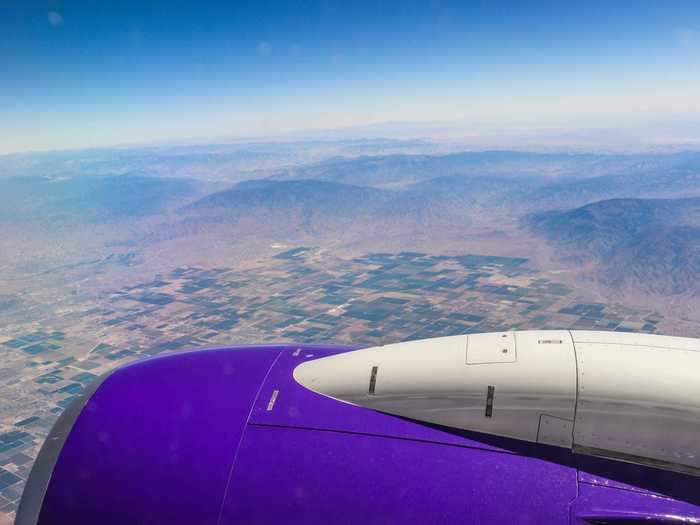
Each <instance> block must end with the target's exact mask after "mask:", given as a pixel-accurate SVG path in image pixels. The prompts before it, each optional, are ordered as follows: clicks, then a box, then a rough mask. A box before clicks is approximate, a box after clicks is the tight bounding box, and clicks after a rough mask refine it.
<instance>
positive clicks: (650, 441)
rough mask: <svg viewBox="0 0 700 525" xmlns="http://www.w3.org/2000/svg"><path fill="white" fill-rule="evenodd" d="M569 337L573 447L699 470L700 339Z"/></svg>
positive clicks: (623, 335) (618, 335)
mask: <svg viewBox="0 0 700 525" xmlns="http://www.w3.org/2000/svg"><path fill="white" fill-rule="evenodd" d="M572 336H573V340H574V344H575V347H576V355H577V362H578V402H577V409H576V423H575V428H574V450H575V451H580V452H588V453H594V454H599V455H605V456H609V457H614V458H618V459H623V460H627V461H633V462H640V463H648V464H657V465H658V466H661V467H666V468H671V469H674V470H687V471H689V472H691V473H695V474H700V340H697V339H687V338H681V337H667V336H658V335H648V334H628V333H609V332H586V331H573V332H572ZM684 467H688V468H684ZM693 470H695V472H693Z"/></svg>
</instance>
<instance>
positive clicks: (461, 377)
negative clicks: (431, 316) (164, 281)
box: [294, 330, 700, 475]
mask: <svg viewBox="0 0 700 525" xmlns="http://www.w3.org/2000/svg"><path fill="white" fill-rule="evenodd" d="M294 378H295V379H296V381H297V382H299V383H300V384H302V385H303V386H305V387H306V388H309V389H310V390H313V391H315V392H318V393H319V394H323V395H326V396H329V397H332V398H334V399H337V400H339V401H344V402H347V403H352V404H354V405H360V406H364V407H368V408H372V409H375V410H379V411H382V412H386V413H389V414H395V415H399V416H403V417H407V418H411V419H415V420H418V421H424V422H428V423H435V424H438V425H444V426H449V427H453V428H458V429H464V430H472V431H477V432H484V433H488V434H494V435H499V436H506V437H510V438H515V439H522V440H526V441H531V442H536V443H543V444H548V445H555V446H559V447H565V448H571V449H573V450H574V452H578V453H586V454H592V455H600V456H606V457H612V458H615V459H620V460H624V461H631V462H635V463H642V464H648V465H653V466H657V467H661V468H667V469H670V470H677V471H682V472H686V473H691V474H694V475H700V340H697V339H687V338H680V337H667V336H659V335H648V334H630V333H619V332H593V331H566V330H561V331H554V330H551V331H550V330H541V331H523V332H497V333H486V334H470V335H463V336H452V337H439V338H435V339H425V340H421V341H411V342H406V343H398V344H392V345H386V346H381V347H373V348H366V349H363V350H355V351H352V352H347V353H343V354H338V355H334V356H330V357H324V358H320V359H316V360H313V361H307V362H305V363H303V364H301V365H299V366H298V367H297V368H296V369H295V370H294Z"/></svg>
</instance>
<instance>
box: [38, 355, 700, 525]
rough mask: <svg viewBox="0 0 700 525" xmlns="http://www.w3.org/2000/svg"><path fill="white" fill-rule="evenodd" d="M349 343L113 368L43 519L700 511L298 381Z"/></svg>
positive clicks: (64, 459)
mask: <svg viewBox="0 0 700 525" xmlns="http://www.w3.org/2000/svg"><path fill="white" fill-rule="evenodd" d="M348 349H349V348H346V347H342V348H341V347H319V346H310V345H302V346H295V345H270V346H260V347H247V348H238V349H212V350H202V351H196V352H189V353H183V354H174V355H169V356H163V357H158V358H154V359H150V360H147V361H142V362H139V363H134V364H132V365H129V366H126V367H124V368H122V369H119V370H117V371H116V372H115V373H113V374H112V375H111V376H110V377H108V378H107V380H106V381H105V382H104V383H103V384H102V385H101V386H100V387H99V388H98V390H97V392H96V393H95V394H94V395H93V397H92V398H91V400H90V401H89V403H88V404H87V406H86V407H85V409H84V410H83V412H82V413H81V415H80V416H79V417H78V419H77V421H76V422H75V425H74V427H73V430H72V432H71V434H70V436H69V437H68V439H67V441H66V443H65V445H64V447H63V450H62V452H61V454H60V456H59V458H58V461H57V463H56V466H55V469H54V472H53V477H52V479H51V482H50V484H49V487H48V491H47V494H46V497H45V500H44V506H43V509H42V513H41V516H40V521H39V522H40V523H41V524H55V523H71V524H76V525H82V524H87V523H91V524H92V523H101V524H107V525H109V524H116V523H168V524H181V523H182V524H184V523H188V524H193V523H197V524H212V525H214V524H221V525H228V524H234V523H324V524H326V523H357V522H364V523H418V522H420V523H433V522H440V523H489V524H505V523H508V524H510V523H562V524H564V523H589V522H590V521H582V520H584V519H588V520H592V519H593V518H606V517H608V518H614V517H616V516H617V517H619V516H622V517H623V518H625V519H627V517H629V516H631V517H632V519H637V518H639V517H640V516H641V517H642V518H643V517H645V516H646V517H649V518H651V517H655V518H657V519H660V518H659V516H670V515H673V516H684V517H685V518H690V517H695V518H698V519H700V507H699V506H698V503H700V502H698V501H697V499H696V498H695V496H697V495H698V494H700V483H699V480H698V478H692V477H689V476H680V475H675V474H669V473H666V472H663V471H658V470H655V469H650V468H643V467H637V466H633V465H624V464H620V463H617V462H612V461H608V460H598V459H596V460H592V459H588V458H584V457H581V456H574V455H572V454H571V453H570V452H568V451H566V450H563V449H559V448H555V447H547V446H538V445H533V444H527V443H522V442H518V441H514V440H509V439H504V438H495V437H493V436H486V435H481V434H476V433H471V432H462V431H456V430H454V429H447V428H441V427H436V426H432V425H426V424H422V423H419V422H416V421H411V420H406V419H402V418H398V417H394V416H390V415H386V414H381V413H378V412H374V411H371V410H367V409H364V408H360V407H355V406H352V405H349V404H345V403H340V402H337V401H334V400H331V399H328V398H326V397H323V396H320V395H318V394H315V393H313V392H311V391H309V390H307V389H305V388H304V387H302V386H300V385H298V384H297V383H296V382H295V381H294V380H293V377H292V371H293V369H294V367H295V366H296V365H297V364H299V363H300V362H302V361H303V360H306V359H313V358H315V357H319V356H321V355H328V354H332V353H337V352H342V351H347V350H348ZM274 391H277V394H276V396H275V400H274V403H271V400H272V397H273V392H274ZM694 495H695V496H694ZM625 512H627V513H630V512H637V513H638V514H635V515H632V514H624V513H625ZM664 519H666V518H664Z"/></svg>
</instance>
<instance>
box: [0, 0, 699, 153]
mask: <svg viewBox="0 0 700 525" xmlns="http://www.w3.org/2000/svg"><path fill="white" fill-rule="evenodd" d="M397 7H398V6H397V5H392V4H390V3H389V4H384V3H376V2H360V3H353V4H352V5H346V4H343V3H333V2H322V3H315V2H305V3H302V4H291V3H285V2H263V3H254V4H245V3H235V4H229V3H224V2H213V3H207V4H206V6H201V5H199V4H196V3H192V2H177V3H165V2H162V3H160V2H158V3H149V4H148V5H143V4H141V3H139V2H123V3H120V4H118V5H111V4H109V5H108V4H103V5H99V6H96V5H94V4H90V3H87V2H76V3H70V4H64V3H61V2H40V1H39V2H37V1H33V2H26V3H21V4H20V3H14V2H10V3H5V4H3V5H2V6H0V34H2V35H3V39H2V44H0V59H1V60H2V62H3V63H4V67H5V71H4V81H3V83H2V84H0V113H2V115H3V126H2V131H0V153H13V152H21V151H39V150H61V149H81V148H91V147H105V146H113V145H120V144H143V143H159V142H167V141H188V140H190V141H199V140H206V139H207V138H211V137H228V138H243V137H262V138H264V137H267V138H275V137H280V136H282V137H284V136H289V135H292V136H295V135H299V134H301V135H303V134H304V130H306V133H310V134H314V133H322V132H323V131H325V130H329V129H341V130H343V129H348V128H350V129H353V128H358V127H359V128H362V127H369V128H372V127H381V126H382V125H384V124H385V123H399V124H400V125H405V126H406V127H408V128H409V129H408V130H403V131H402V130H395V131H396V134H395V135H394V136H397V135H400V134H401V133H403V134H404V135H406V136H414V137H415V136H424V137H426V138H449V139H451V140H463V139H464V140H471V139H473V137H475V136H480V135H486V136H488V135H489V134H494V135H496V136H499V135H498V134H499V133H500V134H501V135H500V136H503V135H508V134H509V133H510V134H512V135H514V136H516V138H517V137H520V136H523V135H524V136H525V138H524V139H523V140H524V142H525V143H527V140H530V139H531V137H532V136H533V135H535V136H539V135H541V129H542V128H545V129H555V130H565V131H566V132H567V133H575V132H579V131H580V130H587V129H592V130H604V129H617V128H621V127H622V128H625V127H628V128H634V130H635V131H633V132H631V134H630V137H625V139H624V140H623V141H622V142H625V143H626V144H627V145H631V144H635V143H638V144H641V145H642V147H644V145H645V144H652V145H653V144H656V143H661V144H668V143H685V142H693V143H695V142H696V139H695V137H697V136H698V133H697V128H698V127H699V125H698V122H700V67H698V66H699V65H700V59H699V58H698V57H700V4H698V3H697V2H691V1H679V2H672V3H661V2H635V3H634V4H624V5H618V6H615V8H614V9H613V8H612V6H609V5H606V4H605V3H600V2H590V1H588V2H580V3H577V4H576V5H564V4H561V5H554V4H552V3H551V2H538V3H536V4H535V5H531V4H525V3H523V2H507V3H505V4H500V5H494V4H490V3H486V2H484V3H482V2H470V3H463V2H459V3H452V2H435V3H430V4H426V3H421V2H412V3H401V4H400V9H399V8H397ZM659 121H663V122H666V123H671V124H670V126H671V127H672V128H673V129H672V130H670V131H668V132H666V133H660V132H659V131H658V127H656V126H654V123H656V122H659ZM435 122H438V123H443V124H446V127H447V128H451V129H447V130H445V129H442V130H435V129H434V126H433V129H432V130H431V129H430V126H429V125H428V126H427V127H428V129H427V130H426V131H424V132H423V135H421V132H420V130H416V129H412V128H415V127H416V126H415V124H416V123H428V124H430V123H435ZM652 126H654V127H655V128H657V129H656V130H655V131H651V130H648V129H647V130H646V131H645V130H644V128H649V127H652ZM395 127H396V126H395ZM399 127H400V126H399ZM513 130H515V131H513ZM504 132H505V133H504ZM388 136H390V135H388ZM525 139H527V140H525ZM540 140H541V139H540ZM548 140H549V142H552V140H551V139H548ZM482 142H483V143H488V140H486V141H482ZM513 142H516V139H515V138H514V139H513ZM544 142H547V140H544ZM560 142H561V140H560ZM564 142H565V143H566V144H567V145H576V144H577V140H576V137H571V138H569V139H566V140H564ZM580 142H581V144H580V145H581V146H582V147H585V146H586V144H588V143H589V142H590V140H589V139H586V140H581V141H580ZM599 142H601V144H603V145H604V144H605V143H606V139H603V140H599ZM491 143H493V144H497V139H493V140H492V142H491Z"/></svg>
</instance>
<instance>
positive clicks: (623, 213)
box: [523, 198, 700, 295]
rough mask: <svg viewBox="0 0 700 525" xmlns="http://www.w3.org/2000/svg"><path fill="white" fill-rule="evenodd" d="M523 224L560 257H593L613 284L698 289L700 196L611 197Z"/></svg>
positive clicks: (668, 290)
mask: <svg viewBox="0 0 700 525" xmlns="http://www.w3.org/2000/svg"><path fill="white" fill-rule="evenodd" d="M523 224H524V226H525V227H526V228H528V229H529V230H530V231H532V232H534V233H535V234H536V235H538V236H540V237H543V238H544V239H546V240H547V241H548V242H549V244H550V245H551V246H552V247H553V248H554V249H555V250H556V252H557V253H558V254H559V257H560V258H561V259H562V260H563V261H569V262H572V263H590V262H593V263H595V265H596V266H595V270H594V275H593V276H594V277H595V278H596V279H598V280H600V281H601V282H603V283H606V284H608V285H611V286H613V287H616V288H628V289H639V290H644V291H646V292H653V293H659V294H664V295H685V294H689V295H698V294H700V198H686V199H611V200H605V201H600V202H596V203H593V204H588V205H586V206H583V207H580V208H576V209H573V210H567V211H549V212H543V213H537V214H533V215H531V216H528V217H527V218H526V219H524V221H523Z"/></svg>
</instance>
